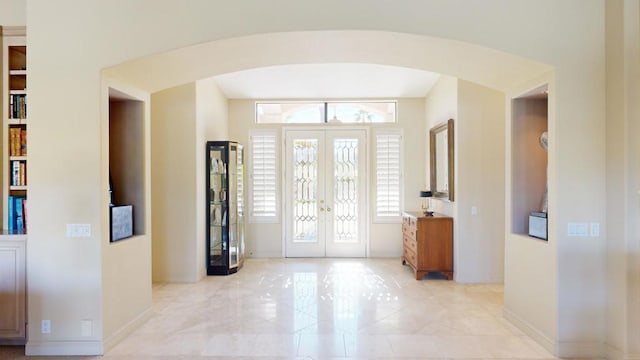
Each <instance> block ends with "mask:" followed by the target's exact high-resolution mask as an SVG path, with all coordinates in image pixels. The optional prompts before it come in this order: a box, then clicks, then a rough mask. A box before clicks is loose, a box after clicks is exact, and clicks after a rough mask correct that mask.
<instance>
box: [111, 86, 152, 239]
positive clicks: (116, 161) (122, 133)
mask: <svg viewBox="0 0 640 360" xmlns="http://www.w3.org/2000/svg"><path fill="white" fill-rule="evenodd" d="M144 109H145V108H144V102H143V101H141V100H139V99H136V98H134V97H133V96H130V95H128V94H125V93H123V92H121V91H118V90H116V89H113V88H109V183H110V184H109V185H110V191H111V194H110V198H111V199H110V202H111V204H110V207H111V208H112V209H111V212H112V213H113V214H115V216H111V217H110V218H113V219H111V220H110V229H111V230H112V231H111V232H112V234H111V237H110V239H111V241H115V240H121V239H123V238H126V237H127V236H124V237H122V236H123V235H122V234H120V235H118V234H114V233H119V230H116V229H114V226H113V223H112V220H114V219H116V217H121V216H125V217H126V212H127V210H132V214H133V220H132V224H131V225H130V226H131V229H130V232H131V235H130V236H135V235H143V234H144V233H145V223H144V221H145V206H144V205H145V188H144V156H145V153H144V141H145V138H144V130H145V129H144V111H145V110H144ZM111 205H112V206H111ZM129 205H130V206H131V207H132V209H126V208H124V207H125V206H129ZM115 207H122V208H121V209H117V210H118V211H114V209H113V208H115ZM123 212H124V215H123ZM124 227H125V229H124V231H125V235H126V231H127V229H126V225H125V226H124ZM121 230H123V229H121ZM114 236H115V237H114Z"/></svg>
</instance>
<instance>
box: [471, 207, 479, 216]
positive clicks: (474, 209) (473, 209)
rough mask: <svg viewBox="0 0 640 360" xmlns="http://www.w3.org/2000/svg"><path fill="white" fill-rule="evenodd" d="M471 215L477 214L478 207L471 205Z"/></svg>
mask: <svg viewBox="0 0 640 360" xmlns="http://www.w3.org/2000/svg"><path fill="white" fill-rule="evenodd" d="M471 215H478V207H477V206H472V207H471Z"/></svg>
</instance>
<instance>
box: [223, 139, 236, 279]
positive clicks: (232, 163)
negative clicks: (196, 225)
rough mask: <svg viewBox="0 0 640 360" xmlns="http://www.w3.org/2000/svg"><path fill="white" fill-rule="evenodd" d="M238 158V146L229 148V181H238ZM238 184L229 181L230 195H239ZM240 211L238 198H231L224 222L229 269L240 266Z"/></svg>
mask: <svg viewBox="0 0 640 360" xmlns="http://www.w3.org/2000/svg"><path fill="white" fill-rule="evenodd" d="M237 158H238V148H237V146H236V145H231V146H230V147H229V164H228V170H227V171H228V173H229V175H228V176H229V177H228V178H229V179H233V180H235V179H238V167H237V163H236V160H237ZM237 191H238V183H237V180H236V181H229V194H237ZM237 209H238V198H237V197H233V196H229V211H228V214H229V215H228V217H227V216H225V217H224V218H225V219H224V220H228V221H229V267H230V268H234V267H236V266H238V252H239V244H238V217H237V216H236V211H237Z"/></svg>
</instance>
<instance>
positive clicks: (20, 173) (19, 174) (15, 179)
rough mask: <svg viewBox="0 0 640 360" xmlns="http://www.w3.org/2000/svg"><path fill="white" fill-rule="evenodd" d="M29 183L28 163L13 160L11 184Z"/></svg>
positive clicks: (23, 184) (22, 184)
mask: <svg viewBox="0 0 640 360" xmlns="http://www.w3.org/2000/svg"><path fill="white" fill-rule="evenodd" d="M26 185H27V163H26V162H24V161H20V160H11V186H26Z"/></svg>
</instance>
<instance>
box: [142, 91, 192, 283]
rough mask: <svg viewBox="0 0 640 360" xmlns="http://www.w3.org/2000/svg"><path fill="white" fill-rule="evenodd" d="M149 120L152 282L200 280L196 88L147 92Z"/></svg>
mask: <svg viewBox="0 0 640 360" xmlns="http://www.w3.org/2000/svg"><path fill="white" fill-rule="evenodd" d="M151 119H152V120H151V139H152V142H151V196H152V199H153V202H152V224H153V234H154V236H153V281H156V282H195V281H198V280H199V279H200V273H199V272H198V268H197V265H196V264H197V244H198V242H197V240H198V236H197V235H196V234H197V232H198V231H200V230H199V229H198V227H197V226H196V219H197V216H196V209H197V206H198V205H201V207H204V206H205V205H204V203H203V202H202V201H198V198H197V197H196V188H195V187H196V183H197V181H198V179H196V169H197V168H198V164H196V159H197V154H198V152H197V149H196V143H197V141H196V139H197V137H196V84H195V83H191V84H187V85H182V86H178V87H175V88H171V89H168V90H165V91H160V92H157V93H154V94H152V95H151ZM200 152H201V153H204V144H201V146H200ZM203 164H204V160H203V161H202V162H201V164H200V166H203ZM200 229H203V227H201V228H200Z"/></svg>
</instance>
